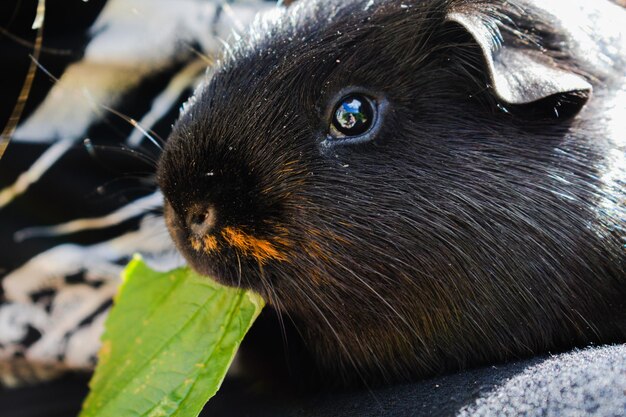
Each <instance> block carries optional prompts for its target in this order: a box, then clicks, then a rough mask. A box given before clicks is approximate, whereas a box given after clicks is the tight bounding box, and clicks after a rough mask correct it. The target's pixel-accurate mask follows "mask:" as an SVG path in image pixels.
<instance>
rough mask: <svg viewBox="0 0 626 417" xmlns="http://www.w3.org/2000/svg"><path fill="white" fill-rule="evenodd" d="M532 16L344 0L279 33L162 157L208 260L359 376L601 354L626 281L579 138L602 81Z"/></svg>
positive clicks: (257, 31) (188, 111)
mask: <svg viewBox="0 0 626 417" xmlns="http://www.w3.org/2000/svg"><path fill="white" fill-rule="evenodd" d="M520 13H521V12H520V9H518V8H516V7H514V6H513V5H512V3H511V2H507V4H506V5H503V4H501V3H500V2H493V4H492V2H475V1H404V2H396V1H391V0H390V1H377V2H371V1H370V2H368V1H365V0H364V1H348V2H345V1H339V0H337V1H311V2H309V1H303V2H300V3H298V2H296V3H295V4H294V5H292V6H290V7H289V8H288V9H287V10H283V11H276V12H275V13H274V14H270V15H269V16H267V17H265V18H264V19H261V20H260V21H259V22H258V23H257V25H256V27H255V28H254V30H253V31H252V33H251V34H249V35H248V36H246V37H244V38H242V39H241V40H239V41H238V43H236V44H235V45H234V46H232V47H231V48H230V49H228V50H227V51H226V53H225V56H224V58H223V60H222V61H221V62H220V63H219V64H218V65H217V66H216V68H215V69H214V70H213V71H212V74H211V76H210V77H209V78H207V81H206V82H205V85H203V86H202V87H201V88H199V89H198V91H197V92H196V93H195V95H194V97H193V98H192V100H191V101H190V102H189V103H188V105H187V106H185V109H184V110H183V111H182V114H181V116H180V119H179V120H178V122H177V123H176V125H175V127H174V129H173V132H172V134H171V136H170V138H169V140H168V142H167V144H166V147H165V151H164V153H163V155H162V158H161V160H160V163H159V169H158V180H159V184H160V187H161V189H162V191H163V194H164V197H165V218H166V221H167V224H168V227H169V230H170V232H171V235H172V237H173V239H174V240H175V242H176V244H177V246H178V248H179V249H180V251H181V253H182V254H183V255H184V257H185V258H186V259H187V261H188V263H189V265H190V266H191V267H192V268H194V269H196V270H197V271H199V272H200V273H202V274H205V275H210V276H212V277H214V278H215V279H217V280H219V281H220V282H223V283H225V284H227V285H236V286H241V287H245V288H251V289H254V290H256V291H258V292H260V293H261V294H262V295H264V296H265V297H266V298H267V299H268V300H269V302H270V303H271V304H273V305H275V307H276V308H277V309H278V310H280V311H283V312H285V313H287V314H289V315H290V316H291V317H292V318H293V319H294V320H296V321H297V322H298V323H300V326H299V327H300V329H301V331H302V332H303V334H304V336H305V337H306V338H307V339H308V340H309V341H310V346H311V349H312V350H313V351H314V352H315V353H317V357H318V358H319V362H320V365H321V366H322V367H323V368H325V369H329V370H331V371H333V372H339V373H342V374H343V375H344V376H346V378H348V379H349V378H350V375H356V374H358V375H360V377H366V378H369V377H370V376H371V377H372V378H377V377H383V378H391V379H396V378H404V377H412V376H415V375H418V376H423V375H430V374H433V373H434V372H438V371H441V370H445V369H452V368H457V367H459V366H464V365H467V364H474V363H483V362H485V361H490V360H498V359H503V358H507V357H511V356H515V355H523V354H528V353H532V352H534V351H538V350H541V349H546V348H550V347H554V346H558V345H559V344H560V343H566V342H565V341H568V342H567V343H569V342H571V341H572V340H586V339H585V338H586V337H587V333H585V332H584V331H583V330H581V329H582V328H583V325H582V324H581V323H583V321H584V320H593V319H594V318H595V317H596V316H594V314H601V313H598V312H599V311H600V310H601V309H598V308H597V304H598V303H599V302H600V301H599V300H601V299H602V297H604V296H605V294H604V293H600V292H598V291H597V290H594V291H592V292H590V291H589V287H590V284H589V282H591V281H593V280H594V279H596V278H597V276H599V275H600V274H605V275H606V274H608V275H610V276H615V277H617V276H619V274H620V272H619V271H617V270H616V269H615V268H614V267H612V266H611V263H610V262H608V261H607V262H606V263H605V262H603V261H601V259H605V258H606V259H609V258H611V256H612V257H613V259H615V257H619V256H620V255H619V254H618V253H617V252H616V251H617V250H618V249H606V248H607V243H598V242H599V241H600V239H601V238H602V237H604V238H605V240H604V241H603V242H607V240H606V239H608V238H606V236H604V235H603V232H602V231H601V230H600V231H599V229H597V228H596V227H595V226H594V225H593V224H592V223H593V219H594V218H595V217H594V216H595V215H596V214H595V211H594V208H593V207H590V206H589V204H588V202H589V201H590V199H593V198H594V196H595V195H596V194H597V193H598V187H599V185H598V184H597V183H596V182H594V179H593V178H594V173H593V172H591V169H592V168H590V167H592V166H594V165H593V164H594V163H596V162H598V161H600V160H601V159H602V149H601V148H596V147H594V145H593V144H589V143H583V142H581V141H583V140H584V139H578V138H576V137H574V136H571V135H570V133H569V132H570V130H571V126H572V117H574V116H575V115H576V114H577V113H578V112H579V110H580V109H581V108H582V107H583V106H584V105H585V102H586V101H587V99H588V98H589V94H590V90H591V86H590V84H589V83H588V82H587V81H586V80H585V78H583V77H582V76H581V75H580V72H579V71H575V70H574V69H573V67H572V66H569V65H568V62H567V61H566V60H564V59H562V57H561V56H560V55H558V54H554V55H551V54H550V50H549V45H542V46H541V47H540V46H539V43H538V42H537V40H538V39H535V38H533V37H532V36H530V35H527V34H526V33H525V32H523V30H522V29H520V27H521V26H520V25H513V24H512V23H511V22H512V21H514V20H515V19H518V18H520ZM533 36H534V35H533ZM568 135H570V136H568ZM583 147H584V148H585V149H586V151H585V152H586V153H585V158H586V159H584V160H583V159H581V158H580V157H579V156H580V154H579V153H575V151H576V150H577V149H581V148H583ZM589 162H591V164H590V163H589ZM590 222H591V223H590ZM590 225H591V226H590ZM611 251H612V252H611ZM605 252H610V254H611V255H610V256H608V255H607V253H605ZM599 259H600V260H599ZM588 265H592V266H588ZM612 268H613V269H612ZM613 284H614V287H612V288H611V291H613V290H614V289H615V288H617V286H618V279H617V278H616V279H615V281H614V282H613ZM555 288H556V289H558V291H556V292H555V291H551V290H554V289H555Z"/></svg>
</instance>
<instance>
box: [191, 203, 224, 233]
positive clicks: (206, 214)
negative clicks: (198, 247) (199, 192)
mask: <svg viewBox="0 0 626 417" xmlns="http://www.w3.org/2000/svg"><path fill="white" fill-rule="evenodd" d="M216 217H217V216H216V211H215V208H214V207H213V206H212V205H206V206H203V205H195V206H193V207H192V208H191V209H190V210H189V212H188V213H187V226H188V227H189V230H190V231H191V233H192V234H193V235H195V236H196V237H204V236H206V235H207V234H209V233H210V232H211V231H212V230H213V228H214V227H215V221H216Z"/></svg>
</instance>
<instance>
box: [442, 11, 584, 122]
mask: <svg viewBox="0 0 626 417" xmlns="http://www.w3.org/2000/svg"><path fill="white" fill-rule="evenodd" d="M447 21H449V22H454V23H457V24H459V25H461V27H462V28H463V29H464V30H465V31H467V32H468V33H469V34H470V35H471V36H472V37H473V39H474V40H475V41H476V43H477V44H478V46H479V48H480V50H481V52H482V54H483V57H484V62H485V65H486V71H487V72H488V74H487V75H488V79H489V80H490V82H491V84H492V86H493V92H494V94H495V96H496V98H497V100H498V101H500V102H502V103H503V104H504V105H505V107H511V106H514V107H517V108H518V109H523V110H524V112H525V113H527V114H530V115H532V116H540V117H551V118H554V117H556V118H559V117H561V118H564V117H571V116H573V115H575V114H576V113H578V112H579V111H580V109H581V108H582V107H583V106H584V104H585V103H586V102H587V100H588V98H589V96H590V94H591V90H592V87H591V84H589V83H588V82H587V81H586V80H585V79H584V78H583V77H582V76H580V75H578V74H576V73H575V72H573V71H571V70H569V69H567V68H564V67H561V66H558V65H557V63H556V62H555V60H554V59H553V58H552V57H550V56H549V55H548V54H547V53H546V51H545V50H543V49H542V48H541V47H540V46H539V45H537V44H536V43H533V42H529V41H528V40H526V41H524V40H522V39H521V38H520V34H519V32H516V31H513V34H511V36H507V38H505V37H504V36H503V34H502V32H501V30H500V29H501V28H502V27H505V25H504V24H503V23H501V18H500V19H499V18H497V17H495V16H489V15H486V14H483V13H481V12H480V11H478V10H472V8H467V10H462V11H451V12H450V13H448V15H447ZM507 35H509V33H508V32H507Z"/></svg>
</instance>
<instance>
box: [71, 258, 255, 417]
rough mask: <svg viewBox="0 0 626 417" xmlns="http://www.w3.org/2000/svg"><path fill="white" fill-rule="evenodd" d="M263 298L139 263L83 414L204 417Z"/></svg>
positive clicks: (129, 276) (123, 293) (133, 266)
mask: <svg viewBox="0 0 626 417" xmlns="http://www.w3.org/2000/svg"><path fill="white" fill-rule="evenodd" d="M264 304H265V303H264V301H263V299H262V298H261V297H260V296H258V295H256V294H254V293H252V292H250V291H244V290H239V289H234V288H227V287H224V286H222V285H220V284H218V283H216V282H214V281H212V280H210V279H208V278H206V277H201V276H199V275H197V274H195V273H194V272H193V271H191V270H190V269H188V268H181V269H177V270H174V271H171V272H167V273H160V272H155V271H153V270H151V269H149V268H148V267H147V266H146V265H145V264H144V263H143V262H142V261H141V259H139V258H137V257H136V258H135V259H133V261H132V262H130V264H128V267H127V268H126V270H125V271H124V282H123V283H122V286H121V288H120V291H119V293H118V295H117V297H116V299H115V305H114V306H113V308H112V309H111V312H110V314H109V317H108V318H107V321H106V325H105V332H104V335H103V336H102V342H103V344H102V348H101V349H100V352H99V354H98V366H97V368H96V372H95V374H94V376H93V378H92V379H91V382H90V383H89V386H90V388H91V392H90V393H89V396H88V397H87V399H86V400H85V402H84V404H83V410H82V411H81V414H80V417H89V416H98V417H107V416H110V417H126V416H150V417H156V416H159V417H160V416H179V417H188V416H194V417H195V416H197V415H198V414H199V413H200V411H201V410H202V407H203V406H204V404H206V402H207V401H208V400H209V398H211V397H212V396H213V395H215V393H216V392H217V390H218V389H219V387H220V385H221V384H222V381H223V380H224V376H225V375H226V372H227V370H228V367H229V366H230V363H231V362H232V360H233V357H234V356H235V353H236V352H237V348H238V347H239V344H240V343H241V340H242V339H243V337H244V335H245V334H246V332H247V331H248V329H250V326H251V325H252V323H253V322H254V320H255V319H256V317H257V316H258V315H259V313H260V312H261V309H262V308H263V306H264Z"/></svg>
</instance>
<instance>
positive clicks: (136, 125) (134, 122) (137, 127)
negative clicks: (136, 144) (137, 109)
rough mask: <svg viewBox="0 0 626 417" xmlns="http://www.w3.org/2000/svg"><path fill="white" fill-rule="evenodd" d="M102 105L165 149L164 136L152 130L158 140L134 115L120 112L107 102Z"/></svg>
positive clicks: (155, 144) (159, 147)
mask: <svg viewBox="0 0 626 417" xmlns="http://www.w3.org/2000/svg"><path fill="white" fill-rule="evenodd" d="M99 106H100V107H102V108H103V109H105V110H107V111H108V112H111V113H113V114H114V115H116V116H118V117H120V118H121V119H122V120H124V121H126V122H128V123H129V124H130V125H131V126H132V127H134V128H135V129H137V130H139V131H140V132H141V133H143V135H144V136H145V137H146V138H148V139H149V140H150V141H151V142H152V143H153V144H154V146H156V147H157V148H158V149H159V150H161V151H163V146H161V143H164V140H163V138H161V137H160V136H159V135H157V134H156V133H154V132H152V133H153V134H154V136H156V137H157V138H158V139H159V141H160V142H159V141H157V140H156V139H155V138H154V137H152V136H151V135H150V134H149V133H148V131H147V130H146V129H144V128H143V127H142V126H141V125H140V124H139V122H137V121H136V120H135V119H133V118H132V117H129V116H127V115H125V114H123V113H120V112H119V111H117V110H115V109H113V108H111V107H109V106H107V105H105V104H100V105H99Z"/></svg>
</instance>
